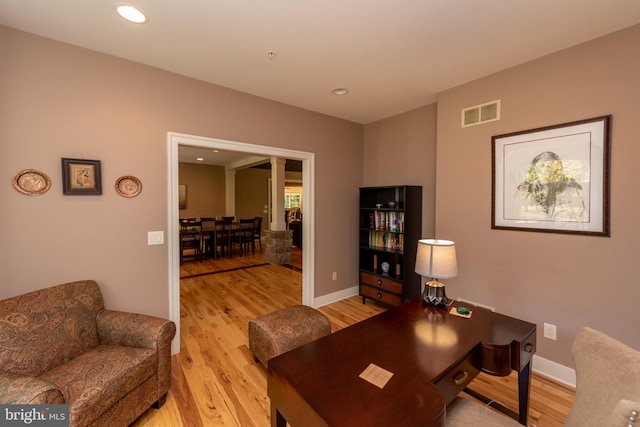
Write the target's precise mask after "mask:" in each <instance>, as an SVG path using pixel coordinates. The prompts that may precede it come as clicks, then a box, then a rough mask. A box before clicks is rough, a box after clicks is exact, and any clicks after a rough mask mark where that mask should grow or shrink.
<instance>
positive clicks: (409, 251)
mask: <svg viewBox="0 0 640 427" xmlns="http://www.w3.org/2000/svg"><path fill="white" fill-rule="evenodd" d="M359 227H360V237H359V259H360V283H359V288H360V295H361V296H362V301H363V303H364V302H365V301H366V298H369V299H372V300H374V301H378V302H382V303H384V304H387V305H392V306H395V305H400V304H402V303H404V302H406V301H409V300H411V299H414V298H416V297H418V296H419V295H420V276H419V275H417V274H416V273H415V272H414V268H415V260H416V251H417V244H418V240H419V239H420V238H421V237H420V236H421V233H422V187H420V186H415V185H400V186H386V187H362V188H360V218H359Z"/></svg>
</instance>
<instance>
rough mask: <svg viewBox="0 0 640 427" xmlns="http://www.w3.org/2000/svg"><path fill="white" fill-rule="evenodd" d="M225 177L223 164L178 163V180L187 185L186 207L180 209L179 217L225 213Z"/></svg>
mask: <svg viewBox="0 0 640 427" xmlns="http://www.w3.org/2000/svg"><path fill="white" fill-rule="evenodd" d="M225 179H226V177H225V170H224V166H214V165H198V164H195V163H180V164H179V165H178V182H180V184H181V185H186V186H187V208H186V209H180V211H179V212H178V213H179V215H180V218H201V217H216V216H223V215H225V212H226V211H225V198H224V195H225V191H226V189H225Z"/></svg>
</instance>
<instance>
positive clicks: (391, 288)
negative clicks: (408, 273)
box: [360, 271, 402, 295]
mask: <svg viewBox="0 0 640 427" xmlns="http://www.w3.org/2000/svg"><path fill="white" fill-rule="evenodd" d="M360 283H362V284H366V285H369V286H373V287H376V288H380V289H382V290H385V291H387V292H392V293H394V294H398V295H402V282H399V281H397V280H393V279H390V278H389V277H384V276H378V275H377V274H371V273H367V272H366V271H361V272H360Z"/></svg>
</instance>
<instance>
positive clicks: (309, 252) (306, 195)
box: [167, 132, 315, 354]
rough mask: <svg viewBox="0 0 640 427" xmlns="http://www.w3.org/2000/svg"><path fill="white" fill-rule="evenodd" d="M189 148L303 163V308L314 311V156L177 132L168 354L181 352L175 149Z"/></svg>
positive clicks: (171, 158) (171, 152)
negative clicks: (171, 324)
mask: <svg viewBox="0 0 640 427" xmlns="http://www.w3.org/2000/svg"><path fill="white" fill-rule="evenodd" d="M180 145H190V146H195V147H202V148H211V149H219V150H225V151H236V152H241V153H247V154H253V155H263V156H269V157H272V156H275V157H283V158H287V159H293V160H301V161H302V185H303V187H304V191H303V193H302V200H303V206H304V221H303V222H302V239H303V241H305V242H309V243H307V244H305V248H304V251H302V265H303V268H302V304H304V305H308V306H309V307H314V294H315V292H314V289H315V284H314V276H315V274H314V272H315V264H314V259H315V255H314V251H315V249H314V245H313V244H312V243H311V242H314V241H315V240H314V230H315V227H314V224H315V209H314V202H315V182H314V177H315V153H309V152H305V151H298V150H290V149H286V148H277V147H270V146H266V145H255V144H249V143H245V142H239V141H230V140H224V139H218V138H208V137H204V136H195V135H188V134H182V133H176V132H168V133H167V170H168V173H167V181H168V183H167V185H168V189H167V196H168V197H167V201H168V206H167V212H168V214H167V248H168V250H167V253H168V257H169V259H168V264H169V271H168V275H169V318H170V319H171V320H172V321H173V322H174V323H175V324H176V339H174V340H173V343H172V345H171V353H172V354H176V353H179V352H180V247H179V245H178V243H179V238H180V233H179V230H178V220H179V210H178V184H179V179H178V170H179V161H178V146H180Z"/></svg>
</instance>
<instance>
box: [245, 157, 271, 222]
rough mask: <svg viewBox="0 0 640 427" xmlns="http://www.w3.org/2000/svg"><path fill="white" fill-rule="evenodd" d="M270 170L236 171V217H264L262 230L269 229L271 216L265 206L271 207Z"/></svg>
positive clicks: (251, 169)
mask: <svg viewBox="0 0 640 427" xmlns="http://www.w3.org/2000/svg"><path fill="white" fill-rule="evenodd" d="M270 177H271V171H270V170H269V169H254V168H247V169H240V170H238V171H236V217H237V218H253V217H254V216H261V217H262V228H263V229H264V228H268V227H269V218H268V217H269V215H268V214H266V213H264V212H263V211H264V206H265V205H269V178H270Z"/></svg>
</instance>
